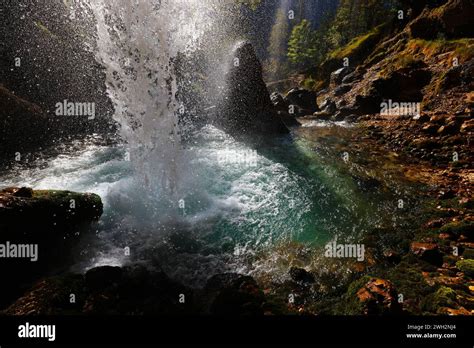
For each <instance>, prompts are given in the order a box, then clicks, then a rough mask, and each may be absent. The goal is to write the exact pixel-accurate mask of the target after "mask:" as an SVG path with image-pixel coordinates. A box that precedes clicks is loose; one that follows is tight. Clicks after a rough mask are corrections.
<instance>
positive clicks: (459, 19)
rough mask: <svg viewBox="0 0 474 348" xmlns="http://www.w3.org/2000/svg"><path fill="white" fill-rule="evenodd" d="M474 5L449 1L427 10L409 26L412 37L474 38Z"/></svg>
mask: <svg viewBox="0 0 474 348" xmlns="http://www.w3.org/2000/svg"><path fill="white" fill-rule="evenodd" d="M473 16H474V4H473V3H472V2H471V1H464V0H449V1H448V2H447V3H446V4H444V5H443V6H441V7H439V8H435V9H433V10H430V9H428V8H426V9H425V10H424V11H423V12H422V13H421V14H420V16H419V17H418V18H417V19H415V20H414V21H413V22H412V23H411V24H410V26H409V28H410V32H411V35H412V37H414V38H421V39H425V40H433V39H436V38H437V36H438V35H439V34H440V33H441V34H444V35H445V36H446V37H447V38H460V37H472V36H474V29H473V26H472V18H473Z"/></svg>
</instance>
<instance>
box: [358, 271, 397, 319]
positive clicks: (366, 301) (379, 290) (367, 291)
mask: <svg viewBox="0 0 474 348" xmlns="http://www.w3.org/2000/svg"><path fill="white" fill-rule="evenodd" d="M357 298H358V301H359V303H360V305H361V306H362V310H363V313H364V314H366V315H381V314H399V313H401V306H400V304H399V303H398V294H397V291H396V290H395V288H394V286H393V285H392V283H391V282H389V281H388V280H384V279H378V278H372V279H370V280H369V281H368V282H367V283H366V284H365V286H363V287H362V288H360V289H359V291H357Z"/></svg>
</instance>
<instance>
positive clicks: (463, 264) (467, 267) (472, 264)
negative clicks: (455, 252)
mask: <svg viewBox="0 0 474 348" xmlns="http://www.w3.org/2000/svg"><path fill="white" fill-rule="evenodd" d="M456 267H457V268H459V269H460V270H461V271H462V272H464V274H465V275H467V276H469V277H473V276H474V260H472V259H467V260H466V259H465V260H460V261H458V262H456Z"/></svg>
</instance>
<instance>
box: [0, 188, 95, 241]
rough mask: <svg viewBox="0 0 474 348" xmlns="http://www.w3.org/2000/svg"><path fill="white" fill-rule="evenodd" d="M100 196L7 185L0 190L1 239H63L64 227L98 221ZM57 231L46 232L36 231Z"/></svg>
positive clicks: (68, 227) (69, 227)
mask: <svg viewBox="0 0 474 348" xmlns="http://www.w3.org/2000/svg"><path fill="white" fill-rule="evenodd" d="M102 209H103V206H102V201H101V199H100V197H99V196H98V195H95V194H91V193H76V192H71V191H53V190H34V191H33V190H31V189H30V188H26V187H22V188H18V189H16V188H8V189H4V190H1V191H0V231H1V232H0V239H3V240H17V241H19V240H18V238H19V235H18V232H21V234H22V237H21V238H20V239H21V240H28V241H29V242H33V241H38V238H39V240H40V241H41V242H46V240H45V238H48V239H50V238H53V239H56V238H58V239H61V240H62V239H63V238H64V237H65V235H64V233H63V232H64V229H66V230H67V229H71V228H74V227H77V226H78V225H80V224H82V223H87V222H91V221H94V220H98V219H99V217H100V216H101V215H102ZM38 229H40V230H45V229H48V230H54V231H57V232H58V233H59V235H55V234H54V233H53V232H52V231H50V233H48V234H47V236H46V235H43V236H42V235H41V234H39V233H36V232H35V231H36V230H38Z"/></svg>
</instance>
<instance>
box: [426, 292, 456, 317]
mask: <svg viewBox="0 0 474 348" xmlns="http://www.w3.org/2000/svg"><path fill="white" fill-rule="evenodd" d="M456 305H457V304H456V291H454V290H453V289H451V288H448V287H446V286H441V287H440V288H439V289H438V290H437V291H436V292H435V293H433V294H430V295H428V296H426V298H425V299H424V300H423V303H422V308H423V310H425V311H428V312H431V313H438V311H439V309H440V308H442V307H454V306H456Z"/></svg>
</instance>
